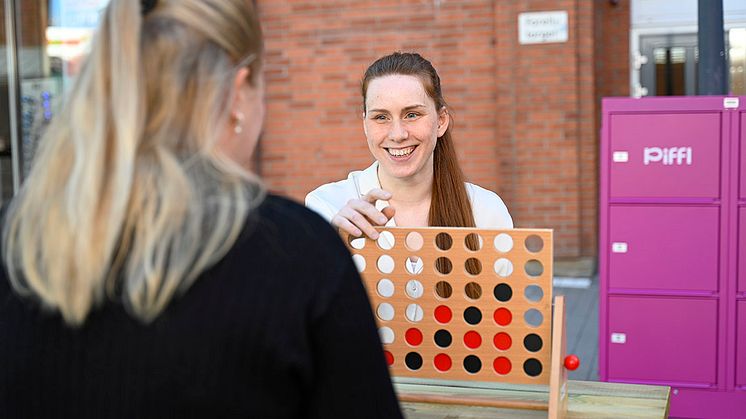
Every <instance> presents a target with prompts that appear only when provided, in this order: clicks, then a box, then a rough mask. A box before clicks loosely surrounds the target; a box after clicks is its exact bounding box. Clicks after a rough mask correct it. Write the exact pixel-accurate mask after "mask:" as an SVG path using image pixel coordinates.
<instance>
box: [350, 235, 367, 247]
mask: <svg viewBox="0 0 746 419" xmlns="http://www.w3.org/2000/svg"><path fill="white" fill-rule="evenodd" d="M347 243H349V244H350V247H352V248H353V249H357V250H360V249H362V248H364V247H365V237H355V236H352V235H350V236H347Z"/></svg>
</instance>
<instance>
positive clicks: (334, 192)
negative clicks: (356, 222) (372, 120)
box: [306, 162, 513, 229]
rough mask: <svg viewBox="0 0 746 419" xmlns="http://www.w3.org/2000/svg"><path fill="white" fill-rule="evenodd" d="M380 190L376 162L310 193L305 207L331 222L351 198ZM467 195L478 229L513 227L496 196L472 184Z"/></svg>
mask: <svg viewBox="0 0 746 419" xmlns="http://www.w3.org/2000/svg"><path fill="white" fill-rule="evenodd" d="M380 187H381V183H380V182H379V181H378V162H374V163H373V164H372V165H371V166H370V167H368V168H367V169H365V170H362V171H360V170H358V171H354V172H351V173H350V174H349V175H348V176H347V179H345V180H340V181H339V182H333V183H327V184H326V185H321V186H319V187H318V188H316V189H315V190H313V191H311V193H309V194H308V195H306V206H307V207H308V208H310V209H312V210H314V211H316V212H317V213H319V214H320V215H321V216H322V217H324V218H325V219H326V220H327V221H331V220H332V218H333V217H334V216H335V215H336V214H337V213H338V212H339V210H340V209H342V207H344V206H345V205H347V202H348V201H349V200H350V199H357V198H361V197H362V196H363V195H365V194H367V193H368V192H369V191H370V190H371V189H375V188H380ZM466 192H467V194H468V195H469V201H470V202H471V209H472V213H473V214H474V224H475V225H476V227H477V228H496V229H508V228H513V219H512V218H511V217H510V214H509V213H508V208H507V207H506V206H505V203H504V202H503V200H502V199H500V197H499V196H497V194H496V193H494V192H492V191H489V190H487V189H484V188H482V187H480V186H477V185H474V184H471V183H469V182H466ZM388 205H389V204H388V202H387V201H376V209H378V210H379V211H380V210H382V209H383V208H386V207H387V206H388ZM386 226H387V227H396V223H395V222H394V219H393V218H392V219H390V220H389V222H388V223H386Z"/></svg>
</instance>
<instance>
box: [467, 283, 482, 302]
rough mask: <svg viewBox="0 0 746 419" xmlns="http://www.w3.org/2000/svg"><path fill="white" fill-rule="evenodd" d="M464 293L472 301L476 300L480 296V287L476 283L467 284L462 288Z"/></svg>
mask: <svg viewBox="0 0 746 419" xmlns="http://www.w3.org/2000/svg"><path fill="white" fill-rule="evenodd" d="M464 293H465V294H466V296H467V297H468V298H471V299H472V300H478V299H479V297H481V296H482V287H481V286H480V285H479V284H477V283H476V282H469V283H468V284H466V286H465V287H464Z"/></svg>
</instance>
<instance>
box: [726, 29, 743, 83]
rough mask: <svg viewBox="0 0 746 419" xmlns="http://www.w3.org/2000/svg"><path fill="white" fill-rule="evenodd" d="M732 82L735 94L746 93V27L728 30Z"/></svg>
mask: <svg viewBox="0 0 746 419" xmlns="http://www.w3.org/2000/svg"><path fill="white" fill-rule="evenodd" d="M728 44H729V45H730V48H729V49H728V56H729V58H730V66H729V70H730V83H731V86H730V87H731V92H732V93H733V94H734V95H746V28H740V29H731V30H730V31H729V32H728Z"/></svg>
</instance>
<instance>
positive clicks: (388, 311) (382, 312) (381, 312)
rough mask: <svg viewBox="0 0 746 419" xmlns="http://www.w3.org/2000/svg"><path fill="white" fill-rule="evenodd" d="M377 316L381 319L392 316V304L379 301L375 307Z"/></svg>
mask: <svg viewBox="0 0 746 419" xmlns="http://www.w3.org/2000/svg"><path fill="white" fill-rule="evenodd" d="M376 314H377V315H378V318H379V319H381V320H383V321H390V320H392V319H393V318H394V306H392V305H391V304H389V303H381V304H379V305H378V308H377V309H376Z"/></svg>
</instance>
